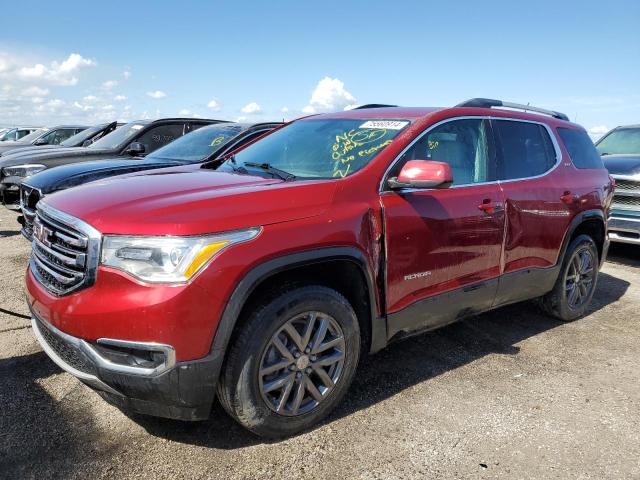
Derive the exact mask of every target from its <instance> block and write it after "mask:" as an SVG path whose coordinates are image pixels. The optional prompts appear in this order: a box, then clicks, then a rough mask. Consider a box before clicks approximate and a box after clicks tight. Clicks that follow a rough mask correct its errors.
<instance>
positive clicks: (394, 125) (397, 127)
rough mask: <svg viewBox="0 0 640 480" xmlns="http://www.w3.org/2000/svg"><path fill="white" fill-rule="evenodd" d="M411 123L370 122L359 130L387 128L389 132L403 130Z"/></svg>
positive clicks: (393, 121)
mask: <svg viewBox="0 0 640 480" xmlns="http://www.w3.org/2000/svg"><path fill="white" fill-rule="evenodd" d="M408 123H409V122H406V121H405V122H402V121H398V120H369V121H368V122H364V123H363V124H362V125H360V127H359V128H386V129H389V130H402V129H403V128H404V127H406V126H407V124H408Z"/></svg>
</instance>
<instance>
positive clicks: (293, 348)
mask: <svg viewBox="0 0 640 480" xmlns="http://www.w3.org/2000/svg"><path fill="white" fill-rule="evenodd" d="M500 106H503V107H508V108H510V109H511V110H504V109H500V108H492V107H500ZM514 109H521V110H526V111H527V112H539V113H540V114H538V115H536V114H534V113H522V112H520V111H516V110H514ZM543 114H546V115H543ZM566 139H569V140H566ZM567 141H570V142H572V143H573V147H572V149H571V150H569V149H568V148H567V145H566V142H567ZM594 157H595V158H596V159H598V158H599V157H598V155H597V153H596V152H595V148H594V146H593V143H592V142H591V141H590V140H589V137H588V135H587V132H586V131H585V130H584V129H583V128H582V127H580V126H578V125H575V124H573V123H570V122H569V121H568V119H567V117H566V116H565V115H564V114H561V113H558V112H552V111H547V110H542V109H538V108H535V107H532V106H525V105H517V104H511V103H506V102H501V101H496V100H487V99H474V100H471V101H468V102H464V103H462V104H460V105H458V106H457V107H455V108H440V109H437V108H369V109H356V110H350V111H346V112H338V113H332V114H324V115H317V116H312V117H307V118H304V119H300V120H296V121H293V122H291V123H290V124H288V125H286V126H284V127H282V128H280V129H278V130H276V131H274V132H272V133H270V134H269V135H267V136H265V137H264V138H261V139H260V140H259V141H257V142H255V143H252V144H250V145H248V146H246V147H245V148H243V149H241V150H239V151H236V152H233V154H230V155H228V158H227V159H226V160H225V162H224V163H223V164H222V165H220V166H219V167H218V168H217V169H211V168H209V169H208V168H202V166H200V165H187V166H181V167H172V168H169V169H163V170H157V171H153V172H139V173H136V174H132V175H126V176H125V177H118V178H114V179H111V180H108V179H107V180H104V181H99V182H92V183H89V184H86V185H81V186H79V187H75V188H71V189H68V190H66V191H62V192H58V193H55V194H53V195H50V196H48V197H47V198H45V199H44V200H42V201H40V203H39V204H38V208H37V212H36V217H35V221H34V229H33V244H32V245H33V250H32V255H31V259H30V265H29V267H28V270H27V274H26V292H27V302H28V305H29V308H30V309H31V312H32V315H33V320H32V326H33V332H34V334H35V336H36V337H37V339H38V341H39V342H40V344H41V345H42V347H43V349H44V351H45V352H46V353H47V354H48V355H49V357H50V358H51V359H53V361H55V362H56V363H57V364H58V365H59V366H60V367H61V368H63V369H64V370H66V371H67V372H70V373H72V374H73V375H75V376H77V377H78V378H79V379H80V380H82V381H83V382H85V383H86V384H88V385H90V386H92V387H93V388H95V389H96V390H98V391H100V393H101V395H102V396H103V397H104V398H106V399H107V400H109V401H110V402H113V403H114V404H116V405H118V406H119V407H121V408H125V409H129V410H133V411H137V412H140V413H145V414H151V415H157V416H165V417H171V418H179V419H183V420H200V419H204V418H207V417H208V416H209V414H210V412H211V406H212V402H213V400H214V397H215V396H216V394H217V396H218V398H219V399H220V402H221V404H222V405H223V407H224V408H225V409H226V410H227V412H229V414H231V415H232V416H233V418H235V419H236V420H237V421H238V422H239V423H240V424H241V425H243V426H244V427H246V428H248V429H250V430H251V431H253V432H255V433H257V434H259V435H263V436H267V437H282V436H286V435H291V434H295V433H297V432H300V431H301V430H304V429H307V428H309V427H311V426H313V425H314V424H316V423H317V422H319V421H320V420H322V419H323V418H324V417H326V416H327V415H328V414H329V413H330V412H331V411H332V410H333V408H334V407H335V406H336V405H337V404H338V402H340V400H341V398H342V397H343V396H344V394H345V393H346V391H347V389H348V388H349V384H350V383H351V381H352V379H353V378H354V375H356V367H357V365H358V361H359V358H360V356H361V354H364V353H366V352H375V351H378V350H380V349H381V348H383V347H384V346H385V345H387V344H388V342H390V341H393V340H395V339H399V338H403V337H406V336H408V335H413V334H415V333H417V332H421V331H425V330H430V329H434V328H438V327H440V326H443V325H446V324H448V323H451V322H453V321H456V320H459V319H461V318H465V317H467V316H470V315H474V314H477V313H480V312H484V311H487V310H490V309H493V308H496V307H499V306H502V305H506V304H509V303H513V302H517V301H521V300H527V299H532V298H537V299H538V302H539V304H540V305H541V306H542V307H543V308H544V309H545V311H547V312H548V313H549V314H551V315H553V316H555V317H556V318H558V319H560V320H562V321H571V320H574V319H576V318H579V317H580V316H582V315H583V314H584V313H585V311H586V309H587V308H588V306H589V303H590V301H591V298H592V296H593V293H594V289H595V286H596V282H597V274H598V270H599V267H600V264H601V262H602V261H603V260H604V258H605V256H606V251H607V246H608V243H607V242H608V240H607V227H606V218H607V216H608V205H609V203H610V201H611V196H612V194H613V181H612V180H611V179H610V178H609V175H608V173H607V171H606V170H605V169H604V167H602V165H600V168H594V167H593V166H592V165H591V162H593V158H594Z"/></svg>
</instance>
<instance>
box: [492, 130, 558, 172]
mask: <svg viewBox="0 0 640 480" xmlns="http://www.w3.org/2000/svg"><path fill="white" fill-rule="evenodd" d="M493 126H494V130H495V132H496V135H497V136H498V138H499V139H500V148H499V152H498V153H499V155H498V180H515V179H518V178H529V177H535V176H538V175H542V174H543V173H545V172H547V171H548V170H550V169H551V168H552V167H553V166H554V165H555V164H556V152H555V149H554V148H553V143H552V142H551V138H549V133H548V132H547V129H546V128H544V127H543V126H542V125H540V124H537V123H530V122H519V121H512V120H494V121H493Z"/></svg>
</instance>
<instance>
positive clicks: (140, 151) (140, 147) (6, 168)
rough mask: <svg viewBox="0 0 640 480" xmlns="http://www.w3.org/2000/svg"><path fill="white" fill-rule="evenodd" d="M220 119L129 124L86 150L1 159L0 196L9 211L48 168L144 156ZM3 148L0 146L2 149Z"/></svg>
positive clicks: (57, 150) (17, 206)
mask: <svg viewBox="0 0 640 480" xmlns="http://www.w3.org/2000/svg"><path fill="white" fill-rule="evenodd" d="M220 122H221V120H208V119H200V118H199V119H193V118H164V119H161V120H139V121H135V122H130V123H127V124H126V125H123V126H121V127H120V128H118V129H117V130H115V131H113V132H111V133H110V134H109V135H106V136H104V137H102V138H101V139H100V140H98V141H96V142H94V143H92V144H91V145H89V146H88V147H86V148H82V147H69V148H56V149H53V150H44V151H39V150H38V151H33V152H31V154H29V155H26V156H17V157H16V156H14V155H11V156H8V157H7V158H4V157H0V194H1V195H2V202H3V203H4V205H5V206H6V207H8V208H10V209H13V210H17V209H19V206H20V200H19V194H18V191H19V185H20V183H21V182H22V180H24V179H25V178H27V177H30V176H31V175H34V174H35V173H37V172H41V171H42V170H46V169H47V168H52V167H58V166H60V165H67V164H69V163H76V162H88V161H91V160H102V159H106V158H113V157H117V156H127V157H129V156H131V157H133V156H135V157H141V156H144V155H146V154H148V153H151V152H153V151H155V150H157V149H158V148H160V147H164V146H165V145H166V144H168V143H170V142H172V141H173V140H175V139H176V138H178V137H181V136H182V135H184V134H185V133H189V132H191V131H193V130H196V129H198V128H200V127H203V126H205V125H211V124H212V123H220ZM0 148H1V147H0Z"/></svg>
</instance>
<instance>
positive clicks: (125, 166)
mask: <svg viewBox="0 0 640 480" xmlns="http://www.w3.org/2000/svg"><path fill="white" fill-rule="evenodd" d="M281 125H282V123H279V122H274V123H257V124H245V123H232V122H228V123H218V124H215V125H210V126H207V127H202V128H200V129H199V130H197V131H195V132H192V133H190V134H188V135H185V136H184V137H182V138H180V139H178V140H176V141H175V142H172V143H170V144H169V145H166V146H165V147H163V148H160V149H159V150H156V151H155V152H154V153H152V154H151V155H148V156H147V157H146V158H139V157H134V158H126V159H113V160H98V161H94V162H83V163H74V164H72V165H64V166H61V167H58V168H53V169H51V170H47V171H45V172H42V173H38V174H36V175H34V176H32V177H31V178H29V179H28V180H25V181H24V182H23V183H22V184H21V186H20V203H21V207H22V212H23V217H22V218H19V220H18V221H20V222H21V223H22V225H23V228H22V234H23V235H24V236H25V237H26V238H28V239H31V234H32V227H33V219H34V217H35V207H36V204H37V203H38V202H39V201H40V199H42V197H43V196H45V195H49V194H51V193H54V192H57V191H59V190H64V189H67V188H71V187H75V186H77V185H81V184H84V183H88V182H92V181H95V180H100V179H104V178H108V177H114V176H116V175H123V174H126V173H132V172H137V171H141V170H151V169H158V168H166V167H173V166H177V165H185V164H193V163H203V164H204V165H203V166H207V167H208V166H211V168H215V167H216V166H217V163H220V162H219V161H218V160H219V159H221V158H223V157H224V156H225V155H226V154H228V153H229V152H231V151H233V150H236V149H237V148H240V147H242V146H244V145H246V144H247V143H249V142H251V141H253V140H255V139H257V138H259V137H261V136H262V135H265V134H266V133H268V132H270V131H271V130H273V129H274V128H278V127H280V126H281Z"/></svg>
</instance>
